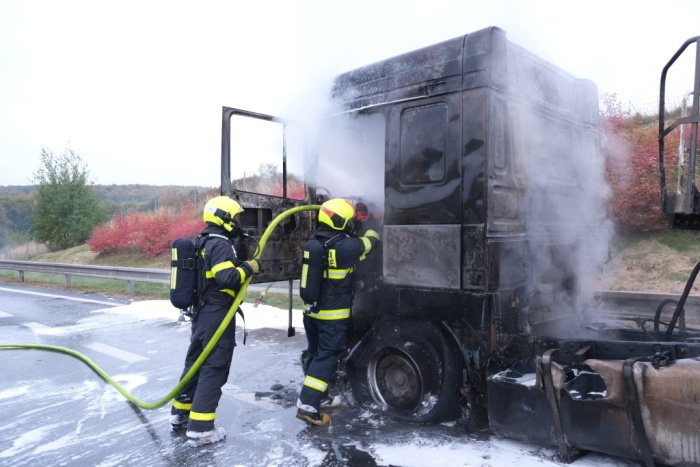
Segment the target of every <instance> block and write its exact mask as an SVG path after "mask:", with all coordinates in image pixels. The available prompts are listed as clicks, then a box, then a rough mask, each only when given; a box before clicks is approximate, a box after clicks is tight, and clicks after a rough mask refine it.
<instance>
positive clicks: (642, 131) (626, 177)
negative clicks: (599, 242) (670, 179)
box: [602, 96, 672, 231]
mask: <svg viewBox="0 0 700 467" xmlns="http://www.w3.org/2000/svg"><path fill="white" fill-rule="evenodd" d="M602 128H603V139H602V151H603V155H604V157H605V171H606V178H607V180H608V184H609V185H610V188H611V192H612V196H611V198H610V203H609V213H610V216H611V217H612V218H613V219H614V220H615V221H616V222H617V223H618V225H619V226H621V227H623V228H626V229H628V230H635V231H652V230H659V229H662V228H664V221H663V218H662V214H661V191H660V188H659V156H658V139H657V131H658V123H657V122H656V118H648V117H643V116H641V115H631V114H630V113H629V112H625V111H623V109H622V106H621V105H620V104H619V101H617V99H616V97H615V96H608V97H607V99H606V100H605V102H604V110H603V114H602ZM671 144H672V143H671Z"/></svg>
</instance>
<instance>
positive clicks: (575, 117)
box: [222, 27, 700, 465]
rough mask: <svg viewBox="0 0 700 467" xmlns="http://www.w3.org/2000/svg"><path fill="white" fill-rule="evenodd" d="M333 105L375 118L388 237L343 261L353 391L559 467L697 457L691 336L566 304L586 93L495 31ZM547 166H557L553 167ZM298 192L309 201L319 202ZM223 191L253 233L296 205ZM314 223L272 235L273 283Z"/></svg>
mask: <svg viewBox="0 0 700 467" xmlns="http://www.w3.org/2000/svg"><path fill="white" fill-rule="evenodd" d="M332 97H333V100H334V102H335V103H337V104H338V105H340V106H341V108H342V111H343V112H344V113H347V114H350V115H354V116H357V117H358V118H362V117H364V116H372V115H374V116H377V115H379V116H381V118H382V120H383V122H384V128H385V130H384V131H385V145H384V152H385V154H384V161H383V162H384V169H385V170H384V200H383V202H384V206H383V225H382V240H383V241H382V247H381V251H380V252H379V253H378V254H376V255H374V257H373V258H372V257H370V258H368V263H366V264H363V265H361V266H360V268H359V269H358V271H357V275H358V281H357V286H356V292H355V301H354V304H353V314H352V323H353V333H352V336H351V342H350V343H349V344H350V347H351V348H350V351H349V353H348V355H347V357H346V358H345V362H344V368H343V370H344V371H342V372H341V375H343V376H344V381H345V382H346V383H347V385H348V386H349V387H350V388H351V390H352V395H353V397H354V399H355V400H356V401H357V402H358V403H360V404H363V403H369V404H370V405H371V406H374V407H379V408H380V409H381V410H384V411H386V412H387V413H388V414H390V415H391V416H393V417H396V418H398V419H402V420H406V421H409V422H417V423H428V422H435V421H440V420H445V419H460V420H461V421H462V422H463V423H464V424H465V426H467V427H468V428H470V429H479V428H483V427H484V426H487V427H488V428H489V429H490V430H491V431H492V432H493V433H496V434H499V435H503V436H507V437H512V438H517V439H522V440H527V441H532V442H536V443H541V444H546V445H551V446H555V447H557V448H558V450H559V452H560V455H561V457H562V458H563V459H565V460H570V459H572V458H574V457H575V456H576V455H577V453H579V452H581V451H585V450H592V451H598V452H603V453H608V454H611V455H616V456H623V457H629V458H636V459H639V460H640V461H642V462H643V463H645V464H646V465H652V464H654V463H655V462H661V463H665V464H672V465H698V463H700V408H698V407H697V405H698V404H697V400H698V398H700V332H698V330H694V329H692V328H684V329H682V330H676V332H675V333H673V334H672V335H671V336H670V337H671V339H670V340H669V339H666V334H665V333H664V332H663V331H664V330H663V329H661V330H659V329H660V325H661V324H662V323H661V318H660V316H661V312H660V311H659V312H658V313H657V316H656V318H655V319H654V320H653V321H654V329H647V328H646V326H647V325H648V324H649V323H648V322H647V321H644V320H640V319H637V318H636V317H631V318H630V319H628V320H622V322H621V320H619V319H614V318H610V317H607V316H605V315H604V314H602V313H601V310H597V309H593V308H590V307H584V306H583V305H582V302H581V300H580V297H581V296H582V295H583V293H584V291H583V290H582V286H581V283H580V279H581V278H580V277H577V272H576V271H575V266H576V264H575V263H576V261H575V260H573V259H572V258H573V257H575V254H574V253H576V251H577V248H578V247H579V244H580V243H581V242H582V241H584V240H585V239H583V238H582V237H581V233H580V231H581V228H580V227H581V226H580V225H578V226H577V225H575V224H576V223H577V222H578V221H580V222H583V223H585V222H596V221H599V220H600V219H596V218H585V217H583V216H582V217H581V218H577V217H576V216H575V215H574V216H573V217H572V216H571V215H570V213H577V209H578V208H579V207H580V206H579V205H580V204H582V203H588V202H593V203H595V202H597V201H600V202H602V200H597V199H596V198H595V194H594V196H593V198H590V197H589V198H584V197H583V196H584V194H583V191H584V190H582V189H581V188H582V187H583V186H585V183H586V182H587V179H586V177H587V175H588V174H587V172H586V170H588V168H587V167H585V166H584V165H582V164H585V163H586V161H589V160H592V159H595V158H596V157H597V155H598V153H599V133H600V130H599V126H598V119H599V115H598V96H597V90H596V88H595V85H594V84H593V83H591V82H590V81H587V80H580V79H576V78H574V77H572V76H570V75H569V74H567V73H565V72H564V71H562V70H560V69H558V68H556V67H555V66H553V65H551V64H549V63H548V62H546V61H544V60H542V59H541V58H539V57H537V56H535V55H534V54H532V53H530V52H528V51H527V50H525V49H523V48H521V47H519V46H517V45H516V44H513V43H512V42H510V41H509V40H508V39H507V37H506V34H505V32H504V31H502V30H500V29H499V28H495V27H492V28H487V29H483V30H480V31H476V32H473V33H471V34H467V35H465V36H462V37H458V38H455V39H452V40H448V41H445V42H442V43H439V44H435V45H432V46H429V47H425V48H423V49H420V50H417V51H414V52H409V53H406V54H403V55H400V56H397V57H393V58H389V59H387V60H384V61H381V62H378V63H375V64H371V65H368V66H365V67H361V68H358V69H356V70H353V71H350V72H347V73H345V74H342V75H340V76H339V77H337V79H336V81H335V86H334V89H333V96H332ZM240 112H244V113H245V111H239V110H236V109H228V108H225V109H224V134H223V139H224V141H225V142H224V143H222V167H230V166H229V165H228V164H230V157H231V154H229V153H227V151H228V147H229V146H228V142H226V140H227V138H229V137H230V135H229V133H228V131H227V130H226V119H227V118H230V115H231V114H234V113H240ZM251 115H252V116H253V117H254V118H265V119H273V118H275V117H270V116H261V115H260V114H253V113H251ZM224 149H226V150H224ZM554 159H557V160H564V161H566V163H567V164H568V165H566V164H565V165H563V166H557V167H563V170H562V169H557V170H556V171H553V170H552V168H551V165H550V164H548V161H552V160H554ZM533 180H538V181H536V182H535V181H533ZM535 183H538V184H539V188H541V190H542V193H543V194H544V195H543V196H540V197H534V196H533V195H532V193H533V191H535V190H533V189H532V186H533V184H535ZM307 189H308V191H307V196H306V199H305V200H304V201H305V202H309V203H317V202H320V201H322V200H323V199H324V198H323V196H321V194H320V192H319V191H318V190H317V187H314V186H312V185H309V186H308V187H307ZM222 193H224V194H229V195H231V196H234V197H237V198H238V199H239V200H241V202H242V204H243V205H244V207H245V208H246V211H247V212H248V213H249V214H248V215H249V216H252V217H251V219H253V218H254V222H250V223H249V225H246V226H245V227H246V228H247V229H248V231H249V233H251V234H252V235H253V236H254V235H256V234H260V233H261V229H262V228H263V227H264V222H262V221H261V219H263V218H269V217H270V215H273V214H274V213H275V212H278V211H279V210H281V209H283V208H284V207H285V206H287V207H288V206H291V205H293V204H298V203H299V202H298V201H295V200H289V199H287V198H286V196H283V197H281V198H274V197H269V196H268V197H265V196H260V195H257V194H253V193H248V192H245V191H242V190H238V189H236V187H235V184H234V185H232V184H231V179H230V174H229V173H227V174H222ZM555 200H556V201H563V204H564V206H565V208H566V209H565V213H564V214H566V215H565V217H564V221H562V220H561V219H559V218H557V216H556V215H554V214H555V211H557V209H560V208H558V207H557V206H555V205H554V201H555ZM263 211H264V212H266V213H267V214H260V213H261V212H263ZM261 216H262V217H261ZM266 216H267V217H266ZM312 217H313V216H311V215H309V214H308V213H304V214H299V215H296V216H295V217H294V220H293V221H292V222H291V224H290V225H289V226H288V228H287V230H286V231H285V233H283V234H281V235H280V236H279V237H277V238H275V239H273V242H272V244H273V245H276V246H273V251H274V252H273V253H272V256H271V257H270V258H269V264H271V266H272V268H271V269H272V271H273V272H272V273H268V275H267V276H266V279H267V280H280V279H293V278H295V274H298V268H299V263H300V259H301V256H300V254H299V253H300V252H299V249H298V248H299V246H300V242H301V241H303V239H304V238H306V236H307V235H308V233H309V231H310V229H311V228H313V219H312ZM572 221H574V222H572ZM577 229H578V230H577ZM572 231H573V232H574V233H573V234H572ZM545 237H546V240H547V241H546V242H542V241H541V240H542V239H543V238H545ZM266 255H267V254H266ZM295 255H296V256H295ZM545 258H546V260H545ZM266 264H267V263H266ZM297 277H298V276H297ZM290 284H291V283H290ZM290 310H291V308H290ZM290 313H291V311H290ZM630 323H632V325H631V327H630ZM671 330H672V329H671ZM669 334H670V333H669ZM683 413H685V418H684V417H683V416H681V414H683ZM688 416H689V417H690V420H689V419H688ZM610 433H613V434H610Z"/></svg>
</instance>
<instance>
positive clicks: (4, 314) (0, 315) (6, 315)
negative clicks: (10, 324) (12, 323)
mask: <svg viewBox="0 0 700 467" xmlns="http://www.w3.org/2000/svg"><path fill="white" fill-rule="evenodd" d="M10 316H12V315H11V314H10V313H7V312H6V311H0V318H9V317H10Z"/></svg>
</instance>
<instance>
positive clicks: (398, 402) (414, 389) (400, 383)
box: [368, 349, 423, 412]
mask: <svg viewBox="0 0 700 467" xmlns="http://www.w3.org/2000/svg"><path fill="white" fill-rule="evenodd" d="M368 371H369V383H370V389H371V391H372V394H373V395H374V396H375V399H377V402H379V403H380V404H381V405H384V406H387V407H390V408H393V409H399V410H401V411H407V412H411V411H413V410H415V409H416V408H417V407H418V405H419V404H420V402H421V400H422V397H423V377H422V375H421V372H420V369H419V367H418V365H417V364H416V362H415V360H414V359H413V358H412V357H411V356H410V355H409V354H407V353H406V352H404V351H402V350H400V349H387V350H386V351H385V352H384V353H382V354H381V355H379V356H377V358H375V359H374V360H373V361H372V364H370V366H369V368H368Z"/></svg>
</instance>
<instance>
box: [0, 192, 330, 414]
mask: <svg viewBox="0 0 700 467" xmlns="http://www.w3.org/2000/svg"><path fill="white" fill-rule="evenodd" d="M319 208H320V206H318V205H308V206H297V207H294V208H291V209H287V210H286V211H284V212H283V213H282V214H280V215H279V216H277V217H275V219H273V221H272V222H271V223H270V225H269V226H268V227H267V229H265V232H264V233H263V235H262V237H260V242H259V244H258V248H257V249H256V251H255V254H254V255H253V257H254V258H255V259H260V256H262V252H263V250H264V249H265V245H266V244H267V241H268V239H269V238H270V235H272V232H273V231H274V230H275V228H276V227H277V226H278V225H279V223H280V222H282V220H284V219H286V218H287V217H289V216H291V215H292V214H295V213H297V212H301V211H318V209H319ZM251 279H252V277H249V278H248V279H246V280H245V282H244V283H243V285H242V286H241V288H240V290H239V291H238V293H237V294H236V298H235V300H234V301H233V305H231V308H229V310H228V312H227V313H226V316H225V317H224V320H223V321H222V322H221V324H220V325H219V328H218V329H217V330H216V332H215V333H214V335H213V336H212V338H211V339H210V340H209V342H208V343H207V345H206V346H205V347H204V350H203V351H202V354H201V355H200V356H199V358H197V360H196V361H195V362H194V364H193V365H192V367H190V369H189V371H188V372H187V373H186V374H185V376H183V378H182V379H181V380H180V382H179V383H177V385H176V386H175V387H174V388H173V389H172V390H171V391H170V392H169V393H168V394H166V395H165V396H164V397H163V398H162V399H160V400H159V401H157V402H150V403H149V402H143V401H141V400H139V399H137V398H136V397H134V396H133V395H132V394H131V393H129V392H128V391H127V390H126V389H124V387H123V386H122V385H121V384H119V383H118V382H116V381H115V380H114V379H113V378H112V377H111V376H109V375H108V374H107V373H106V372H105V371H104V370H103V369H102V368H100V367H99V366H98V365H97V364H96V363H95V362H93V361H92V360H90V358H88V357H87V356H85V355H84V354H82V353H80V352H78V351H76V350H73V349H68V348H66V347H58V346H55V345H43V344H0V350H1V349H37V350H49V351H53V352H61V353H64V354H68V355H70V356H72V357H75V358H77V359H79V360H82V361H83V362H84V363H85V364H87V365H88V366H89V367H90V368H92V370H93V371H94V372H95V373H97V374H98V375H99V376H100V377H101V378H102V379H103V380H105V381H106V382H108V383H109V384H111V385H112V386H113V387H114V389H116V390H117V391H119V393H120V394H121V395H122V396H124V397H125V398H126V399H127V400H128V401H129V402H131V403H132V404H134V405H136V406H137V407H140V408H142V409H149V410H151V409H157V408H159V407H162V406H164V405H165V404H167V403H168V402H170V401H171V400H172V399H173V397H175V396H176V395H178V394H179V393H180V391H182V388H184V387H185V385H186V384H187V383H188V382H189V380H190V379H192V377H193V376H194V375H195V374H196V373H197V372H198V371H199V368H200V367H201V366H202V364H203V363H204V361H205V360H206V359H207V357H209V354H210V353H211V351H212V350H213V349H214V346H216V344H217V343H218V342H219V339H220V338H221V335H222V334H223V333H224V331H225V330H226V328H227V327H228V325H229V324H230V323H231V320H233V317H234V316H235V315H236V311H238V307H239V306H240V304H241V302H242V301H243V298H244V297H245V294H246V291H247V289H248V284H249V283H250V280H251Z"/></svg>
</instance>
